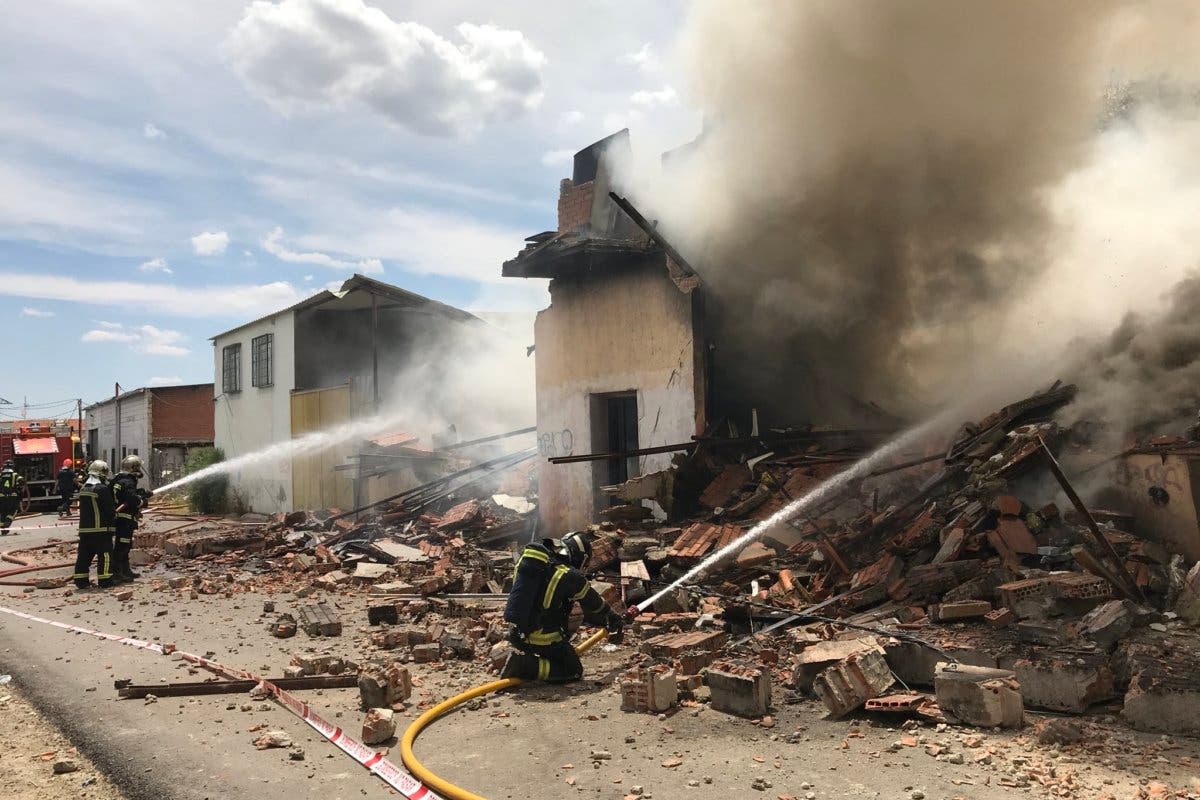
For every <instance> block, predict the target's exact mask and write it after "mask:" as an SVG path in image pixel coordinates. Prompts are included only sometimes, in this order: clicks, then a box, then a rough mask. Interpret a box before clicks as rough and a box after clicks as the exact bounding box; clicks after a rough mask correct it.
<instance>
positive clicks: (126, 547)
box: [113, 517, 134, 579]
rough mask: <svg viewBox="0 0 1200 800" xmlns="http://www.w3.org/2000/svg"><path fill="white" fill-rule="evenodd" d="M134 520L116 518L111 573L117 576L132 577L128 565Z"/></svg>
mask: <svg viewBox="0 0 1200 800" xmlns="http://www.w3.org/2000/svg"><path fill="white" fill-rule="evenodd" d="M133 531H134V522H133V520H131V519H123V518H121V517H118V518H117V536H116V541H114V542H113V575H114V576H115V577H118V578H125V579H131V578H133V569H132V567H130V566H129V551H130V550H132V549H133Z"/></svg>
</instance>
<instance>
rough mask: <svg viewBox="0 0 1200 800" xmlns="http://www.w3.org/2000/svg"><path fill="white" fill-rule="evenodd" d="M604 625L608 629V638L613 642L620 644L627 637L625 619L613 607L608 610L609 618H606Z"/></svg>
mask: <svg viewBox="0 0 1200 800" xmlns="http://www.w3.org/2000/svg"><path fill="white" fill-rule="evenodd" d="M604 627H605V628H607V629H608V638H609V640H610V641H611V642H612V643H613V644H620V643H621V641H622V640H623V639H624V638H625V619H624V617H622V616H621V615H620V614H618V613H617V612H615V611H613V610H612V609H611V608H610V609H609V610H608V619H607V620H605V622H604Z"/></svg>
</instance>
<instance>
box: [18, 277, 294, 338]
mask: <svg viewBox="0 0 1200 800" xmlns="http://www.w3.org/2000/svg"><path fill="white" fill-rule="evenodd" d="M307 294H308V293H307V292H305V293H301V292H299V291H297V290H296V289H295V288H294V287H293V286H292V285H291V284H290V283H287V282H285V281H278V282H275V283H267V284H262V285H225V286H177V285H175V284H168V283H146V282H143V281H103V280H100V281H97V280H82V279H79V278H71V277H67V276H65V275H46V274H43V273H34V272H0V295H2V296H9V297H26V298H30V299H37V300H57V301H67V302H72V303H85V304H88V305H95V306H114V307H119V308H122V309H129V308H138V309H146V310H150V311H154V312H156V313H165V314H174V315H177V316H185V317H246V318H253V317H258V316H262V315H263V314H268V313H271V312H273V311H278V310H280V309H282V308H287V307H288V306H290V305H294V304H295V303H297V302H298V301H299V300H300V299H301V298H302V297H304V296H306V295H307ZM98 325H99V327H101V328H106V329H108V330H121V329H122V326H121V325H120V324H118V323H115V322H110V323H98Z"/></svg>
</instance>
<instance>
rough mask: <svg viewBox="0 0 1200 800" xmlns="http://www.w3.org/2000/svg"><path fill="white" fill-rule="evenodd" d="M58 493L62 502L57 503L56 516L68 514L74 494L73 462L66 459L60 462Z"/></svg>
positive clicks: (61, 516)
mask: <svg viewBox="0 0 1200 800" xmlns="http://www.w3.org/2000/svg"><path fill="white" fill-rule="evenodd" d="M57 483H58V494H59V496H60V497H61V498H62V502H61V503H59V504H58V518H59V519H62V518H63V517H67V516H70V514H71V498H72V497H73V496H74V495H75V488H76V483H75V462H73V461H71V459H69V458H68V459H67V460H66V461H64V462H63V463H62V469H60V470H59V471H58V480H57Z"/></svg>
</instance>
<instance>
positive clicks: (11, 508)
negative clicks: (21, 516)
mask: <svg viewBox="0 0 1200 800" xmlns="http://www.w3.org/2000/svg"><path fill="white" fill-rule="evenodd" d="M24 489H25V479H24V478H23V477H21V475H20V473H18V472H17V468H16V465H15V464H13V462H12V459H11V458H10V459H9V460H8V461H5V462H4V468H3V469H0V536H8V529H9V527H10V526H11V525H12V521H13V517H15V516H16V515H17V511H18V510H20V508H21V495H22V494H24Z"/></svg>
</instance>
